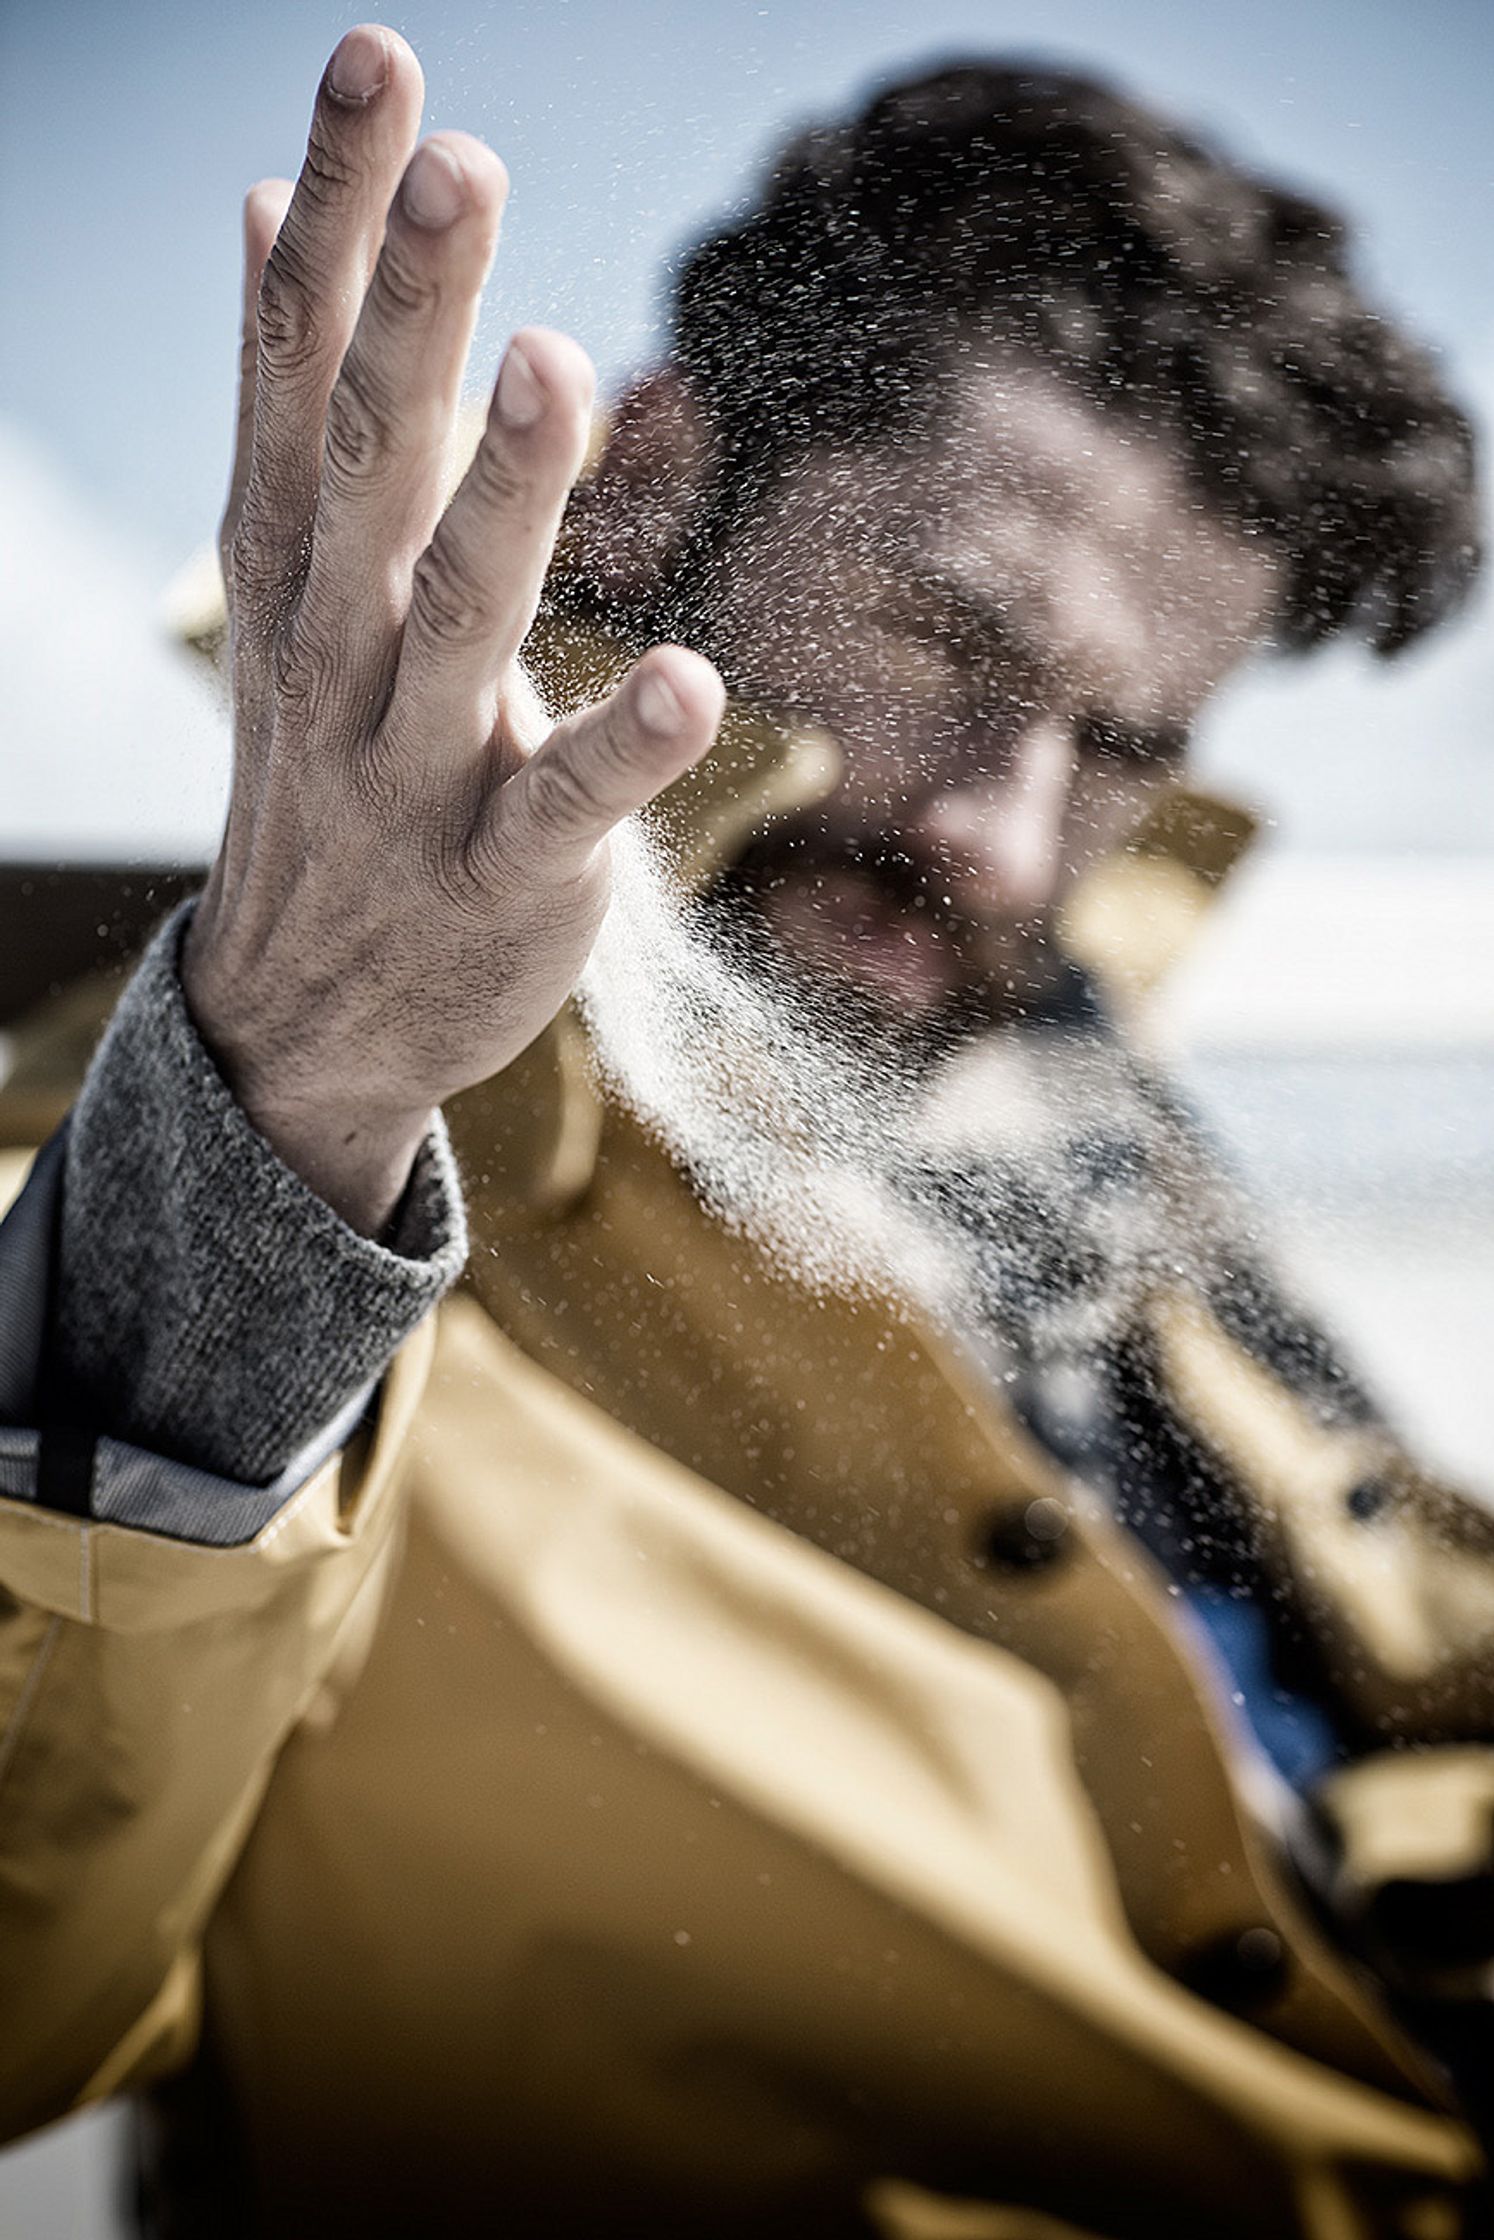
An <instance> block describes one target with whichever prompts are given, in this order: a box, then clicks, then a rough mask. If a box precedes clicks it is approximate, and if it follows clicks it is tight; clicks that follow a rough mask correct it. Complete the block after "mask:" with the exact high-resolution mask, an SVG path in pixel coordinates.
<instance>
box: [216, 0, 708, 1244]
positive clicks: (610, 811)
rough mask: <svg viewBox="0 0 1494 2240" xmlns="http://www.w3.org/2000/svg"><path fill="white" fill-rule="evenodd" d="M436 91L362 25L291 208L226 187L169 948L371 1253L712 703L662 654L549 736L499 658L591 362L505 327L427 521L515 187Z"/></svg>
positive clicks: (576, 954) (334, 67) (703, 684)
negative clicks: (197, 619)
mask: <svg viewBox="0 0 1494 2240" xmlns="http://www.w3.org/2000/svg"><path fill="white" fill-rule="evenodd" d="M421 91H422V87H421V76H420V69H419V65H418V64H417V62H416V60H415V57H414V55H413V54H412V53H411V52H410V49H409V48H408V47H407V46H406V45H405V43H404V41H403V40H402V39H400V38H399V37H398V36H397V35H396V34H395V33H394V32H392V31H387V30H383V29H379V28H376V27H373V26H363V27H360V28H359V29H357V30H355V31H350V32H349V33H348V34H347V36H346V37H345V38H344V39H343V40H342V42H341V44H340V45H339V47H338V48H337V51H336V53H335V54H334V55H333V57H332V60H331V63H330V64H329V65H328V69H327V74H326V76H325V78H324V79H323V82H322V85H321V89H320V91H319V93H318V96H317V103H316V111H315V115H314V118H313V121H312V128H311V137H310V142H309V145H308V148H307V153H306V161H305V165H304V167H303V169H302V172H301V176H300V178H299V179H298V181H297V182H296V184H295V187H294V189H293V190H292V189H291V188H290V187H289V186H287V185H286V184H285V183H284V182H278V181H267V182H265V183H263V184H262V185H260V186H258V187H256V188H255V189H254V190H253V192H252V193H251V194H250V196H249V198H248V202H247V204H246V209H245V250H246V254H245V272H246V283H245V319H244V350H243V358H242V365H241V374H240V394H239V427H238V442H237V447H236V455H235V461H234V471H233V478H232V483H231V486H230V492H229V500H228V509H227V512H226V514H225V517H224V522H223V532H222V554H223V563H224V575H225V579H226V582H227V586H228V597H229V613H230V647H231V660H232V680H233V701H234V777H233V791H232V796H231V801H230V807H229V815H228V825H227V830H226V833H225V836H224V842H223V848H222V851H221V853H220V855H219V858H218V861H217V863H216V864H215V865H214V867H213V871H212V874H211V877H210V879H209V882H208V887H207V891H206V893H205V895H204V896H203V899H202V902H201V903H200V905H199V907H198V911H197V915H196V918H195V921H194V923H193V926H192V929H191V932H190V935H189V938H188V942H187V949H186V956H185V961H184V977H185V985H186V992H187V998H188V1002H189V1004H190V1006H191V1009H192V1011H193V1014H194V1016H195V1018H196V1020H197V1023H198V1025H199V1027H200V1028H201V1030H202V1033H203V1035H204V1037H205V1038H206V1040H207V1042H208V1044H209V1045H210V1047H211V1048H212V1050H213V1051H214V1054H215V1055H216V1057H217V1059H218V1062H219V1064H220V1065H221V1066H222V1068H223V1070H224V1073H225V1075H226V1077H227V1079H228V1081H229V1084H230V1086H231V1087H232V1089H233V1091H234V1093H235V1095H236V1096H237V1097H238V1099H239V1101H240V1103H241V1104H242V1105H243V1107H244V1108H245V1110H246V1111H247V1112H248V1114H249V1117H250V1118H251V1119H252V1120H253V1121H254V1122H255V1124H256V1125H257V1126H258V1128H259V1129H260V1131H261V1132H262V1133H263V1134H264V1135H265V1136H266V1137H267V1138H268V1140H269V1141H270V1143H271V1144H272V1145H273V1146H274V1147H275V1149H276V1150H277V1151H278V1152H279V1153H280V1155H281V1157H282V1158H284V1159H285V1160H286V1161H287V1163H288V1164H289V1165H291V1166H292V1167H294V1168H295V1169H296V1170H297V1171H298V1172H299V1173H300V1174H301V1175H302V1176H303V1177H304V1179H305V1180H306V1181H307V1182H309V1183H310V1184H311V1186H312V1187H313V1188H314V1189H316V1190H317V1191H319V1192H320V1194H321V1195H322V1196H323V1197H324V1198H325V1199H326V1200H327V1201H328V1202H329V1203H330V1204H331V1205H333V1206H334V1207H335V1208H336V1209H337V1210H338V1211H339V1212H340V1213H341V1214H342V1215H343V1216H344V1217H345V1218H346V1219H347V1220H348V1221H350V1222H351V1223H352V1224H353V1225H354V1226H355V1227H358V1228H361V1229H363V1230H365V1231H366V1232H368V1233H370V1234H372V1233H375V1232H376V1231H377V1230H378V1229H379V1228H380V1227H381V1226H382V1225H383V1223H384V1222H385V1221H386V1220H387V1219H388V1217H389V1214H390V1213H391V1211H392V1210H393V1208H394V1206H395V1204H396V1203H397V1201H398V1198H399V1196H400V1193H401V1191H402V1190H403V1188H404V1184H405V1181H406V1179H407V1177H408V1174H409V1170H410V1164H411V1161H412V1159H413V1156H414V1153H415V1151H416V1149H417V1148H418V1146H419V1143H420V1141H421V1138H422V1136H423V1134H424V1132H425V1130H426V1128H427V1126H428V1125H429V1121H430V1114H431V1110H432V1107H433V1106H435V1105H437V1104H439V1103H440V1102H441V1101H442V1099H443V1098H445V1097H447V1096H450V1095H453V1094H454V1093H455V1092H456V1091H457V1090H459V1089H462V1088H466V1087H468V1086H470V1085H471V1084H472V1083H474V1082H476V1081H480V1080H483V1079H484V1078H486V1076H487V1075H489V1074H490V1073H493V1072H496V1071H497V1070H498V1068H499V1067H501V1066H503V1065H504V1064H506V1063H507V1062H508V1061H509V1060H510V1059H511V1058H514V1057H516V1056H517V1055H518V1053H519V1052H520V1051H521V1050H522V1049H523V1048H524V1047H525V1046H526V1044H528V1043H529V1042H531V1041H532V1040H533V1038H534V1037H535V1035H536V1034H538V1033H539V1032H540V1030H541V1029H542V1028H543V1027H544V1026H545V1025H546V1023H547V1022H548V1021H549V1019H550V1018H551V1017H553V1015H554V1013H555V1012H556V1011H557V1010H558V1009H559V1007H560V1005H561V1004H562V1003H563V1002H564V1000H565V997H566V996H567V994H568V993H569V992H570V990H571V988H572V987H573V985H574V984H575V981H576V978H577V976H578V974H579V973H580V970H581V967H582V965H583V964H584V963H585V960H586V956H587V953H588V951H589V949H590V947H591V943H592V941H593V939H594V937H595V934H596V931H597V928H598V926H599V924H600V922H601V918H602V914H603V911H604V910H605V908H606V901H607V893H608V880H607V863H606V840H607V835H608V833H609V832H610V830H611V829H612V827H613V826H614V825H615V824H617V823H618V822H619V820H620V819H621V818H623V817H625V816H626V815H627V814H628V813H629V812H630V811H631V810H634V809H637V808H640V807H642V806H643V804H644V803H645V802H647V801H649V800H650V799H652V797H653V796H654V795H655V794H656V793H658V792H659V791H660V789H661V788H662V787H664V786H666V785H668V784H669V783H670V781H671V780H672V779H674V778H676V777H678V776H679V775H680V773H681V772H682V771H683V770H685V769H686V768H688V766H689V765H690V764H691V763H692V762H694V761H695V760H697V759H698V757H699V756H700V755H701V754H702V753H703V752H704V751H705V749H706V747H707V746H708V745H709V744H710V741H711V738H712V736H713V734H714V731H715V727H716V724H717V722H718V720H719V718H720V713H721V706H722V689H721V685H720V683H719V681H718V679H717V678H716V675H715V672H714V671H713V670H712V669H711V668H710V667H709V665H708V664H707V663H706V662H704V661H702V660H701V659H700V658H699V656H698V655H695V654H692V653H688V652H686V651H684V649H683V648H680V647H677V646H669V647H656V648H655V649H654V650H653V651H652V652H650V653H648V654H646V655H645V656H644V658H643V659H642V660H641V661H640V662H639V663H638V664H637V666H636V667H635V668H634V669H633V670H632V671H631V672H630V673H629V675H628V676H627V677H626V678H625V679H624V681H623V683H622V684H621V685H620V686H619V687H618V689H617V691H616V692H615V693H614V694H613V695H612V696H611V697H610V698H609V699H608V700H606V701H605V702H603V703H602V704H601V705H599V706H598V707H595V708H592V709H589V710H588V711H586V712H585V713H584V714H582V715H580V716H578V717H575V718H573V719H571V720H569V721H567V722H565V723H563V724H561V725H560V726H559V727H558V728H556V729H554V730H552V731H550V732H549V735H548V737H545V736H543V734H544V732H545V730H546V728H547V727H546V725H545V724H544V723H543V721H541V720H540V719H539V716H538V709H537V705H536V703H535V701H534V697H533V694H532V692H531V691H530V689H529V687H528V685H527V683H526V680H525V679H524V677H523V674H522V671H521V670H520V668H519V666H518V653H519V648H520V645H521V644H522V642H523V639H524V636H525V633H526V632H527V630H528V628H529V624H530V622H531V620H532V619H533V615H534V611H535V607H536V604H537V602H538V599H539V595H540V588H541V585H542V583H543V580H544V575H545V570H546V568H547V566H548V564H549V560H550V553H551V548H552V545H553V543H554V539H555V534H556V530H557V528H558V525H559V521H560V515H561V511H562V509H563V507H564V504H565V500H566V495H567V493H568V491H569V489H570V486H571V483H572V481H573V480H574V478H575V476H576V474H577V472H578V470H579V468H580V464H581V461H582V458H583V455H584V452H585V447H586V439H587V431H588V423H589V415H590V408H591V397H592V372H591V368H590V366H589V364H588V362H587V360H586V358H585V356H584V355H583V353H582V352H581V351H580V350H579V349H578V348H577V347H576V345H575V344H574V343H572V342H569V341H567V340H566V338H565V337H564V336H562V335H558V334H553V333H550V332H548V331H546V330H544V329H540V328H531V329H527V330H525V331H524V332H522V333H520V334H518V335H516V336H515V337H514V339H513V341H512V342H511V343H510V345H509V348H508V352H507V354H506V356H505V358H504V361H503V364H502V366H501V368H500V371H499V376H498V381H497V384H496V387H495V390H494V394H493V400H492V404H491V407H490V410H489V414H488V420H487V425H486V428H485V429H484V432H483V436H482V440H481V442H480V444H479V446H478V449H477V453H476V456H475V457H474V459H473V461H472V464H471V466H470V468H469V469H468V471H467V474H466V476H465V478H464V480H463V481H462V483H461V485H460V486H459V488H458V490H457V492H456V494H455V496H454V497H453V498H452V499H451V501H450V503H449V504H447V505H446V506H445V508H444V510H443V506H442V499H443V495H444V490H445V481H444V472H445V462H446V456H447V448H448V443H449V439H450V435H451V431H452V424H453V421H454V418H455V413H456V408H457V402H458V397H459V394H460V389H461V381H462V370H463V366H464V364H465V362H466V355H467V349H468V345H469V343H470V340H471V334H472V327H473V323H474V320H475V317H476V311H477V303H478V296H479V292H480V289H481V286H482V282H483V278H484V275H485V273H486V271H487V267H488V264H489V261H490V259H491V257H492V253H493V248H494V244H495V242H496V239H497V233H498V221H499V217H500V214H501V212H502V208H503V201H504V196H505V193H506V191H507V180H506V177H505V174H504V171H503V168H502V166H501V164H500V163H499V162H498V160H497V158H496V157H495V156H494V155H492V154H491V153H490V152H489V150H488V149H486V148H485V147H483V146H482V145H481V143H480V142H478V141H476V140H473V139H470V138H468V137H467V136H466V135H465V134H461V133H450V132H447V133H438V134H435V135H434V136H433V137H432V138H430V139H428V140H426V141H425V142H424V143H423V144H422V145H421V146H420V147H418V148H417V147H416V146H415V138H416V133H417V129H418V123H419V114H420V102H421ZM412 151H413V152H412Z"/></svg>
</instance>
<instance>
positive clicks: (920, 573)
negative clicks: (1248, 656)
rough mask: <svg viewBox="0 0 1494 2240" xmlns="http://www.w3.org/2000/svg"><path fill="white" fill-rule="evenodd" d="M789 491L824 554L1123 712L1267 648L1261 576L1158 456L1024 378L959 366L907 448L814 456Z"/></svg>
mask: <svg viewBox="0 0 1494 2240" xmlns="http://www.w3.org/2000/svg"><path fill="white" fill-rule="evenodd" d="M793 479H794V481H795V482H796V483H797V484H798V488H797V490H796V491H795V492H794V495H793V498H791V500H790V503H791V506H792V510H793V511H794V512H796V513H798V514H799V516H800V520H801V521H802V522H804V523H806V524H807V523H808V522H810V521H812V522H813V523H814V524H815V532H816V534H817V535H818V536H819V537H820V538H821V539H823V540H824V541H825V542H826V543H828V544H829V545H830V546H831V547H834V546H837V545H839V546H840V547H841V548H842V549H845V550H848V551H850V552H853V553H855V554H857V555H859V556H860V557H863V558H865V559H866V560H868V561H871V562H878V561H881V562H885V563H886V564H887V565H889V566H890V567H892V568H893V569H897V568H903V569H906V570H907V571H908V572H909V574H910V576H913V577H916V578H918V579H920V580H922V581H923V582H925V583H926V584H928V585H930V586H931V587H939V586H943V587H945V588H947V590H948V592H949V594H950V595H951V598H952V600H953V601H957V602H958V603H960V604H961V605H962V606H963V607H964V608H965V609H966V610H967V611H969V612H970V613H973V614H979V613H981V612H982V611H984V612H986V613H988V614H989V616H990V617H991V620H992V622H993V624H1000V625H1001V626H1003V627H1004V629H1005V631H1006V633H1007V635H1008V637H1009V638H1010V639H1011V640H1012V641H1013V642H1014V643H1016V644H1020V645H1021V646H1022V647H1024V648H1026V649H1028V650H1030V651H1031V652H1032V653H1033V654H1034V655H1035V656H1036V657H1038V658H1041V659H1044V660H1047V661H1050V662H1054V663H1057V664H1058V665H1060V666H1062V667H1064V668H1065V669H1067V670H1068V671H1070V672H1078V674H1077V675H1076V677H1075V682H1076V683H1077V684H1080V685H1081V686H1083V687H1084V688H1085V689H1087V690H1091V691H1093V692H1094V693H1095V694H1098V695H1101V696H1103V697H1108V698H1111V699H1114V700H1117V701H1119V702H1121V703H1123V704H1127V703H1135V704H1136V705H1137V706H1138V709H1139V708H1140V704H1141V703H1142V702H1146V703H1147V704H1148V705H1149V706H1151V705H1152V704H1154V703H1156V702H1158V701H1159V700H1160V701H1165V702H1167V703H1169V704H1170V705H1172V706H1173V707H1175V708H1176V709H1178V710H1185V709H1186V708H1187V707H1189V706H1191V705H1192V704H1195V703H1196V702H1197V701H1199V700H1201V699H1202V698H1203V697H1204V696H1205V695H1206V694H1207V692H1208V691H1209V689H1210V688H1211V687H1212V685H1213V684H1214V683H1215V682H1216V681H1217V679H1218V678H1219V677H1220V676H1222V675H1223V674H1224V673H1225V672H1226V671H1227V670H1228V669H1229V668H1231V667H1233V665H1234V663H1235V662H1236V661H1237V660H1238V659H1239V657H1240V655H1241V654H1242V653H1243V652H1244V651H1245V650H1246V649H1247V648H1248V647H1250V646H1251V645H1253V644H1255V643H1258V642H1259V641H1260V640H1261V639H1262V638H1263V637H1264V636H1265V635H1267V633H1268V631H1269V626H1270V621H1271V616H1272V613H1273V611H1274V606H1275V594H1276V570H1275V565H1274V562H1273V559H1272V557H1271V555H1270V553H1269V552H1268V551H1267V550H1266V549H1265V548H1264V547H1262V546H1261V545H1260V544H1258V543H1252V542H1249V541H1247V540H1246V539H1245V537H1244V536H1243V535H1242V534H1241V533H1240V532H1239V531H1238V530H1237V529H1235V528H1234V527H1233V526H1232V525H1231V524H1229V523H1228V522H1227V521H1226V520H1225V519H1224V518H1223V517H1222V516H1221V515H1220V514H1219V513H1218V511H1217V510H1216V509H1215V508H1213V507H1212V506H1210V504H1209V503H1208V501H1207V499H1206V498H1205V497H1203V496H1202V495H1201V494H1200V492H1199V491H1198V490H1197V489H1196V488H1195V486H1194V485H1193V483H1192V482H1191V480H1190V479H1189V476H1188V474H1187V472H1186V469H1185V466H1184V464H1183V461H1182V459H1181V457H1180V455H1179V453H1178V451H1177V449H1176V446H1175V443H1174V441H1173V439H1171V438H1170V437H1168V436H1166V435H1164V434H1161V433H1153V432H1150V431H1148V430H1147V429H1145V428H1144V427H1142V426H1140V425H1139V424H1137V423H1135V422H1133V421H1130V420H1128V419H1126V418H1125V417H1123V416H1121V415H1119V414H1102V413H1101V412H1099V411H1097V410H1096V409H1095V408H1094V407H1093V406H1091V405H1088V404H1086V403H1085V402H1084V401H1083V400H1082V399H1081V398H1079V397H1077V396H1076V395H1075V394H1074V392H1073V391H1072V389H1070V388H1069V387H1068V386H1066V385H1065V384H1064V383H1063V382H1062V381H1061V380H1060V379H1059V378H1058V377H1057V376H1055V375H1053V374H1052V373H1050V372H1046V371H1045V370H1044V369H1042V368H1040V367H1035V366H1033V365H1031V364H1030V363H1023V362H1020V361H1005V362H1004V361H1000V360H998V361H995V362H986V363H975V364H972V365H970V366H968V367H964V368H962V369H961V370H960V371H959V372H958V373H957V374H956V375H955V376H954V377H953V378H952V379H951V380H950V381H949V382H948V383H947V384H946V385H944V386H943V388H942V391H941V402H940V408H939V411H938V414H937V416H936V417H932V418H930V419H929V420H927V421H926V422H925V423H924V425H923V426H922V427H921V428H920V430H919V431H918V433H917V435H916V436H915V437H914V438H912V439H911V440H910V439H907V438H899V437H898V436H896V435H892V436H888V437H886V438H879V439H877V440H874V441H872V442H870V443H868V444H865V445H863V446H859V447H857V448H855V449H851V450H837V451H834V452H831V451H825V452H822V453H819V454H817V455H816V456H814V457H813V458H811V459H810V460H808V461H806V462H804V465H803V467H802V468H801V469H800V470H799V472H798V474H797V475H796V476H795V477H794V478H793ZM795 500H797V502H795Z"/></svg>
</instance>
